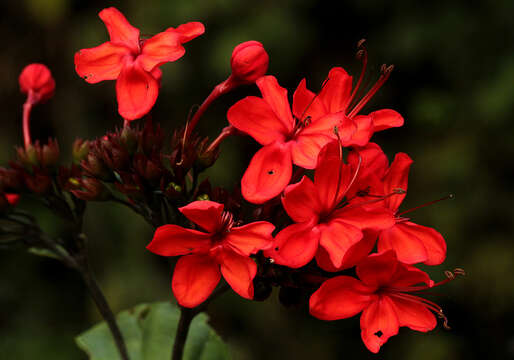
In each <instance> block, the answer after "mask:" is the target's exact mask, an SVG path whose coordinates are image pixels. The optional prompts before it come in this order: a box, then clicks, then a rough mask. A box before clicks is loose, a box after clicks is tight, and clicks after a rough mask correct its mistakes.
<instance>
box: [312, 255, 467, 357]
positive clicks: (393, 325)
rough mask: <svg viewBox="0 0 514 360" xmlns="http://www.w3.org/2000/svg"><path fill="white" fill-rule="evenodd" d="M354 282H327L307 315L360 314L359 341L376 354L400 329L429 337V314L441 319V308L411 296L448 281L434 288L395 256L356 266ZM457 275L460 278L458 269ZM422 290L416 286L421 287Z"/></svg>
mask: <svg viewBox="0 0 514 360" xmlns="http://www.w3.org/2000/svg"><path fill="white" fill-rule="evenodd" d="M356 271H357V276H358V277H359V279H360V280H357V279H355V278H353V277H350V276H337V277H334V278H332V279H329V280H327V281H325V282H324V283H323V284H322V285H321V287H320V288H319V289H318V290H317V291H316V292H315V293H314V294H312V296H311V298H310V304H309V305H310V313H311V315H313V316H314V317H317V318H318V319H321V320H339V319H345V318H349V317H352V316H354V315H357V314H359V313H360V312H361V311H362V315H361V319H360V326H361V337H362V341H363V342H364V344H365V345H366V347H367V348H368V349H369V350H370V351H372V352H374V353H377V352H378V351H379V350H380V347H381V346H382V345H383V344H384V343H385V342H386V341H387V339H389V338H390V337H391V336H393V335H396V334H397V333H398V329H399V327H401V326H407V327H409V328H411V329H413V330H416V331H422V332H427V331H430V330H432V329H433V328H434V327H435V326H436V325H437V320H436V318H435V316H434V314H433V313H432V312H434V313H435V314H436V315H437V316H439V317H441V318H443V319H445V325H446V318H445V317H444V314H443V312H442V309H441V307H440V306H439V305H437V304H435V303H433V302H431V301H428V300H426V299H423V298H421V297H418V296H414V295H411V294H409V292H418V291H420V290H424V289H427V288H431V287H433V286H438V285H441V284H443V283H446V282H448V281H450V280H452V279H453V278H454V277H455V275H454V274H453V273H448V277H449V278H448V279H446V280H443V281H441V282H439V283H437V284H434V283H433V281H432V280H430V278H429V276H428V275H427V274H426V273H425V272H423V271H421V270H419V269H417V268H415V267H413V266H411V265H406V264H403V263H401V262H399V261H398V260H397V259H396V255H395V253H394V251H391V250H390V251H386V252H384V253H379V254H372V255H370V256H368V257H367V258H366V259H364V260H362V261H361V262H360V263H359V264H358V265H357V267H356ZM455 274H462V272H461V270H459V273H457V270H456V271H455ZM422 283H423V284H424V285H419V284H422Z"/></svg>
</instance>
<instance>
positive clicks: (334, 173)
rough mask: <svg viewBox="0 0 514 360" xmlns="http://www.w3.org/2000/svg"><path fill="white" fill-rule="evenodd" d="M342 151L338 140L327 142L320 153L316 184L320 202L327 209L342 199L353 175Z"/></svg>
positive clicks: (315, 177) (315, 173)
mask: <svg viewBox="0 0 514 360" xmlns="http://www.w3.org/2000/svg"><path fill="white" fill-rule="evenodd" d="M341 151H342V150H341V148H340V145H339V143H338V142H337V141H333V142H331V143H329V144H327V145H326V146H325V147H324V148H323V149H322V150H321V152H320V154H319V157H318V166H317V168H316V171H315V172H314V185H315V186H316V189H317V190H318V194H319V200H320V203H321V204H322V206H323V208H324V209H325V210H327V211H331V210H332V208H333V207H334V206H335V205H336V204H338V203H339V202H340V201H341V199H342V198H343V196H344V195H345V193H346V190H347V187H348V185H350V180H351V178H352V176H353V174H352V169H351V168H350V166H348V165H346V164H345V163H344V162H343V159H342V155H341ZM338 179H339V186H338V184H337V181H338ZM336 191H337V196H336Z"/></svg>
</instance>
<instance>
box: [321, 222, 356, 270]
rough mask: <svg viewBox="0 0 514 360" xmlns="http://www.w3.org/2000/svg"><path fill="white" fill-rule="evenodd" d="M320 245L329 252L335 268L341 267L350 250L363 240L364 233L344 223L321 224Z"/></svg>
mask: <svg viewBox="0 0 514 360" xmlns="http://www.w3.org/2000/svg"><path fill="white" fill-rule="evenodd" d="M319 229H320V242H319V243H320V245H321V246H322V247H323V248H324V249H325V250H326V251H327V253H328V255H329V256H330V260H331V261H332V264H333V266H334V267H335V268H339V267H341V264H342V262H343V258H344V256H345V255H346V252H347V251H348V249H349V248H350V247H351V246H352V245H354V244H356V243H357V242H358V241H359V240H361V239H362V236H363V235H362V231H361V230H360V229H359V228H357V227H355V226H353V225H350V224H347V223H345V222H342V221H330V222H329V223H327V224H321V225H320V226H319Z"/></svg>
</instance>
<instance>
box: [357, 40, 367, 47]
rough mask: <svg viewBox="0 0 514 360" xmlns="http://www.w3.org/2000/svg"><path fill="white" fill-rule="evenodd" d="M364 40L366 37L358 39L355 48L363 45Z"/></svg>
mask: <svg viewBox="0 0 514 360" xmlns="http://www.w3.org/2000/svg"><path fill="white" fill-rule="evenodd" d="M365 42H366V39H360V40H359V41H358V42H357V48H358V49H360V48H361V47H363V45H364V43H365Z"/></svg>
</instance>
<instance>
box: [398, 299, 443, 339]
mask: <svg viewBox="0 0 514 360" xmlns="http://www.w3.org/2000/svg"><path fill="white" fill-rule="evenodd" d="M391 300H392V302H393V304H394V309H395V312H396V316H397V317H398V321H399V325H400V326H408V327H410V328H411V329H412V330H416V331H422V332H427V331H430V330H433V329H434V328H435V327H436V325H437V319H436V318H435V316H434V314H433V313H432V312H431V311H430V310H428V309H427V308H426V307H425V306H423V305H422V304H420V303H416V302H413V301H407V300H403V299H400V298H397V297H391Z"/></svg>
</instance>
